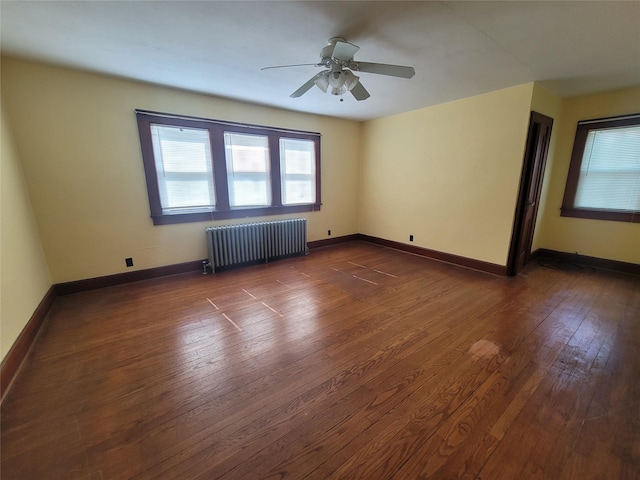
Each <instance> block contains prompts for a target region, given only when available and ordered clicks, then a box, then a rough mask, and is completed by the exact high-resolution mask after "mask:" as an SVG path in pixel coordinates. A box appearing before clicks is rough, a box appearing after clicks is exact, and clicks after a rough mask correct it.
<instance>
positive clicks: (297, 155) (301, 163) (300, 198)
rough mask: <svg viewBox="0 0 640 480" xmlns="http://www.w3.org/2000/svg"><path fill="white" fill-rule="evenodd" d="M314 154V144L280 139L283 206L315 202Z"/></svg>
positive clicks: (308, 141)
mask: <svg viewBox="0 0 640 480" xmlns="http://www.w3.org/2000/svg"><path fill="white" fill-rule="evenodd" d="M315 152H316V151H315V144H314V142H312V141H310V140H297V139H292V138H281V139H280V172H281V177H282V179H281V180H282V181H281V185H282V204H283V205H295V204H305V203H314V202H315V201H316V192H315V185H316V179H315V171H316V158H315V155H316V154H315Z"/></svg>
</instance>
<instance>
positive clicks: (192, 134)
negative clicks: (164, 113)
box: [151, 125, 215, 211]
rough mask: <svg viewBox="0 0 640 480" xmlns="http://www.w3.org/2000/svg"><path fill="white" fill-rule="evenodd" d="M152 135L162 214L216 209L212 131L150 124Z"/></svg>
mask: <svg viewBox="0 0 640 480" xmlns="http://www.w3.org/2000/svg"><path fill="white" fill-rule="evenodd" d="M151 136H152V143H153V155H154V159H155V165H156V173H157V176H158V189H159V192H160V203H161V206H162V209H163V211H171V210H175V209H181V210H182V209H202V208H207V209H211V208H214V207H215V192H214V186H213V172H212V169H213V167H212V161H211V143H210V141H209V132H208V131H207V130H200V129H195V128H180V127H169V126H164V125H151Z"/></svg>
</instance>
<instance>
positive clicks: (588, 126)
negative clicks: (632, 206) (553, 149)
mask: <svg viewBox="0 0 640 480" xmlns="http://www.w3.org/2000/svg"><path fill="white" fill-rule="evenodd" d="M631 125H640V114H632V115H621V116H618V117H611V118H597V119H594V120H581V121H579V122H578V126H577V128H576V135H575V140H574V143H573V152H572V153H571V164H570V165H569V173H568V174H567V183H566V186H565V189H564V198H563V200H562V208H561V209H560V215H561V216H563V217H574V218H590V219H595V220H609V221H614V222H628V223H640V212H633V211H624V210H609V209H595V208H576V207H574V201H575V197H576V191H577V189H578V179H579V177H580V165H581V163H582V155H583V154H584V147H585V143H586V141H587V135H588V134H589V131H590V130H594V129H601V128H616V127H627V126H631Z"/></svg>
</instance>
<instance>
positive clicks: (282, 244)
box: [205, 218, 308, 273]
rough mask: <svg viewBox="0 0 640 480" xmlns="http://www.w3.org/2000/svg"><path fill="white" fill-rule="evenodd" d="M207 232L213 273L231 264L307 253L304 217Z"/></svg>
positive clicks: (222, 227) (266, 260) (225, 227)
mask: <svg viewBox="0 0 640 480" xmlns="http://www.w3.org/2000/svg"><path fill="white" fill-rule="evenodd" d="M205 233H206V236H207V245H208V247H209V264H208V267H209V268H211V271H213V272H214V273H215V271H216V268H220V267H226V266H229V265H237V264H241V263H249V262H255V261H259V260H263V261H265V262H268V261H269V260H272V259H275V258H278V257H284V256H291V255H296V254H298V255H306V254H307V253H308V249H307V220H306V219H305V218H294V219H291V220H278V221H274V222H259V223H244V224H240V225H225V226H221V227H208V228H205Z"/></svg>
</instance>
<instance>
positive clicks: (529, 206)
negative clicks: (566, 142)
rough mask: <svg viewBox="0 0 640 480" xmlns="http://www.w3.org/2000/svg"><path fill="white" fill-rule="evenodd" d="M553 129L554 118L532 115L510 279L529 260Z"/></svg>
mask: <svg viewBox="0 0 640 480" xmlns="http://www.w3.org/2000/svg"><path fill="white" fill-rule="evenodd" d="M552 126H553V118H550V117H547V116H545V115H542V114H541V113H538V112H531V117H530V119H529V133H528V134H527V146H526V149H525V153H524V161H523V164H522V174H521V175H520V188H519V190H518V201H517V203H516V212H515V219H514V222H513V233H512V235H511V246H510V248H509V260H508V263H507V275H510V276H513V275H517V274H518V272H519V271H520V270H521V269H522V267H524V266H525V265H526V264H527V263H528V262H529V259H530V257H531V244H532V243H533V232H534V230H535V226H536V217H537V215H538V205H539V203H540V194H541V191H542V178H543V176H544V167H545V164H546V162H547V153H548V151H549V141H550V140H551V128H552Z"/></svg>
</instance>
